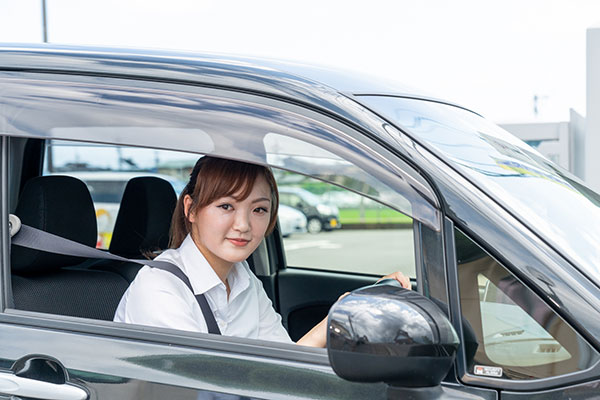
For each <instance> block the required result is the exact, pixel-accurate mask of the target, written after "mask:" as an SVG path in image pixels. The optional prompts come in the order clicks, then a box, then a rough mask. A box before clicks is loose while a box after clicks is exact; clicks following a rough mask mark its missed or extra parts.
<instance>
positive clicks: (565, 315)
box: [0, 44, 600, 400]
mask: <svg viewBox="0 0 600 400" xmlns="http://www.w3.org/2000/svg"><path fill="white" fill-rule="evenodd" d="M406 62H407V63H411V62H412V63H415V62H419V60H418V59H416V58H414V57H413V58H410V57H409V58H407V60H406ZM0 88H1V90H0V165H1V167H0V187H1V188H2V191H1V193H0V202H1V207H0V218H1V219H2V221H4V222H3V224H1V225H0V240H1V245H0V268H1V269H2V270H1V273H0V337H2V345H1V346H0V397H2V398H54V399H59V398H65V399H78V400H85V399H92V400H105V399H131V400H137V399H144V400H156V399H182V400H183V399H189V400H192V399H193V400H196V399H206V398H211V399H214V398H217V399H218V398H245V399H246V398H250V399H332V400H334V399H335V400H358V399H374V400H384V399H407V398H413V399H449V398H452V399H470V400H498V399H502V400H525V399H527V400H530V399H533V400H542V399H553V400H555V399H585V398H594V397H597V396H598V387H599V386H600V245H599V244H600V196H599V195H598V194H597V193H595V192H594V191H593V190H591V189H590V188H588V187H587V186H586V184H585V183H584V182H582V181H581V180H580V179H578V178H577V177H574V176H572V175H571V174H569V173H568V172H566V171H564V170H563V169H561V168H559V167H557V166H556V165H554V164H553V163H552V162H550V161H549V160H547V159H545V158H544V157H542V156H541V155H540V154H539V153H538V152H536V151H535V150H533V149H532V148H530V147H529V146H527V145H526V144H525V143H523V142H522V141H520V140H518V139H516V138H515V137H513V136H512V135H510V134H509V133H507V132H505V131H503V130H502V129H500V128H499V127H497V126H496V125H494V124H492V123H491V122H489V121H487V120H486V119H485V118H483V117H482V116H480V115H479V114H477V113H476V112H474V111H471V110H469V109H466V108H464V107H461V106H458V105H455V104H453V103H450V102H448V101H442V100H437V99H434V98H431V97H429V96H427V95H424V94H423V93H420V92H418V91H415V90H412V89H409V88H406V87H400V86H396V85H395V84H393V83H390V82H382V83H379V82H377V81H376V80H373V79H371V78H361V77H360V76H359V75H355V74H351V75H348V74H346V73H344V72H340V71H332V70H327V69H323V68H314V67H309V66H303V65H298V64H294V63H284V62H276V61H272V60H261V59H251V58H239V57H226V56H223V55H217V56H215V55H195V54H189V53H170V52H163V51H149V50H143V51H142V50H139V51H138V50H133V49H128V50H119V49H102V48H84V47H61V46H54V45H48V46H42V45H23V44H18V45H12V46H11V45H5V46H0ZM58 140H60V141H69V142H72V143H84V144H90V143H93V144H94V145H95V144H102V145H108V146H114V147H115V148H119V149H122V150H126V149H131V148H135V149H136V150H140V151H142V152H146V153H147V155H148V156H149V157H154V156H155V155H156V154H157V152H159V151H165V152H166V151H171V152H176V153H178V154H180V155H183V156H185V157H182V159H184V158H185V159H189V158H191V159H195V158H197V157H199V156H201V155H206V154H210V155H211V156H213V157H221V158H226V159H234V160H238V161H243V162H247V163H254V164H259V165H265V166H268V167H270V168H272V169H273V170H274V175H275V176H278V175H279V176H285V174H287V173H288V172H290V173H294V174H296V177H300V178H299V179H297V180H296V181H297V182H298V181H300V179H303V178H302V177H307V178H311V179H314V180H317V181H322V182H325V183H327V184H331V185H335V186H336V187H338V188H343V189H344V190H348V191H350V192H352V193H356V194H357V195H360V196H362V197H363V198H364V199H369V200H372V201H374V202H377V203H379V204H382V205H385V206H386V207H389V208H392V209H393V210H395V211H397V212H399V213H402V214H404V215H406V216H407V217H409V218H410V221H411V224H412V225H411V228H408V229H404V230H403V231H402V232H401V233H403V234H402V235H401V234H398V235H394V231H393V230H391V229H390V230H386V229H382V230H379V231H378V232H377V234H378V236H376V237H377V238H378V243H377V244H379V245H381V246H379V247H375V246H373V245H372V243H373V242H368V241H367V240H366V238H367V237H368V236H369V235H370V234H372V233H373V232H372V231H376V230H372V231H369V230H361V231H352V230H348V231H346V232H339V235H338V236H344V237H345V238H346V239H348V240H349V241H348V242H347V243H346V244H344V243H341V242H340V243H331V241H330V240H329V238H328V237H326V236H330V237H331V236H336V235H323V237H317V238H314V240H308V241H302V243H292V244H294V247H292V246H289V247H288V248H286V246H285V243H284V242H283V240H282V238H281V237H282V232H281V231H279V230H278V229H275V230H274V231H273V233H272V234H271V235H269V236H267V237H266V238H265V240H264V241H263V243H261V245H260V246H259V247H258V248H257V250H256V251H255V253H254V254H252V256H251V257H250V258H249V260H248V262H249V264H251V265H252V273H253V274H255V276H256V278H257V279H259V280H260V281H261V283H262V287H263V288H264V290H265V292H266V294H267V296H269V297H270V299H271V301H272V304H273V307H275V309H276V311H277V312H278V313H279V314H280V315H281V318H282V324H283V326H284V328H285V329H286V330H287V332H288V333H289V334H290V337H291V338H292V339H293V340H296V339H298V338H299V337H301V336H302V335H303V334H304V333H306V332H307V331H308V330H309V329H310V328H312V327H313V326H314V324H315V322H316V321H320V320H322V318H324V317H325V316H328V323H327V349H315V348H306V347H303V346H298V345H295V344H292V343H279V342H277V343H275V342H271V341H266V340H258V339H250V338H246V337H226V336H221V335H213V334H205V333H198V332H190V331H184V330H175V329H166V328H155V327H151V326H139V325H134V324H123V323H116V322H113V321H112V319H113V315H114V311H115V309H116V307H117V305H118V303H119V300H120V299H121V296H122V295H123V293H124V292H125V290H126V289H127V287H128V285H129V284H130V282H131V281H132V279H133V278H132V277H131V276H130V275H128V274H124V273H123V270H124V268H128V271H129V272H133V273H132V274H131V275H132V276H135V273H136V272H137V271H136V270H132V269H131V268H129V267H132V265H131V264H132V263H131V262H123V261H122V260H118V261H114V260H102V261H103V262H102V263H99V262H98V260H97V259H96V258H97V257H95V256H94V257H87V256H86V257H75V256H70V255H68V254H64V253H65V252H64V251H63V249H60V248H59V247H61V246H57V245H56V244H55V243H56V242H52V241H50V242H48V241H47V240H45V239H43V238H47V237H48V236H49V235H47V234H46V235H42V237H43V238H42V239H39V238H38V239H36V240H33V241H29V242H27V238H29V239H31V238H32V236H27V235H23V233H24V232H25V233H27V228H25V230H24V231H23V230H21V231H20V232H18V233H16V232H15V231H16V227H18V226H19V224H18V223H17V219H16V218H19V219H20V220H21V222H22V223H23V224H24V225H25V226H29V227H34V228H37V229H38V230H41V231H43V232H46V233H51V234H53V235H54V236H52V238H53V239H55V240H58V241H59V243H63V242H62V241H60V239H56V236H58V237H59V238H65V239H70V240H72V241H76V242H78V243H79V244H80V245H82V247H84V248H85V249H89V250H92V251H95V249H91V247H94V245H95V243H96V233H97V232H96V227H95V222H96V221H95V215H94V214H95V211H94V206H93V204H92V203H91V201H90V196H89V191H90V190H88V189H87V187H86V185H85V184H84V183H82V182H81V180H78V179H77V178H70V177H57V176H44V168H43V166H44V154H45V149H46V148H48V147H49V146H51V145H52V142H54V141H58ZM123 148H124V149H123ZM124 153H125V151H124ZM80 156H81V157H82V158H85V157H93V156H91V155H90V154H87V153H85V152H82V153H81V155H80ZM73 159H76V157H73ZM80 161H81V163H82V164H84V161H85V160H80ZM88 164H89V163H88ZM277 172H279V174H278V173H277ZM163 186H168V185H163ZM169 189H170V188H169ZM91 190H92V191H93V190H95V189H94V188H93V187H91ZM287 190H288V192H287V194H293V195H297V196H298V198H300V200H296V201H295V204H294V202H291V200H290V202H291V203H292V204H291V206H297V205H298V202H299V201H300V202H301V205H306V206H307V207H309V206H310V207H314V208H315V209H317V212H318V213H319V215H325V218H326V220H325V223H324V222H323V220H321V223H322V224H323V225H322V228H337V227H339V221H338V220H337V217H336V214H337V213H336V210H335V209H334V208H330V207H329V206H327V205H326V204H323V203H320V202H318V201H314V202H313V201H308V200H302V197H301V196H300V195H299V194H298V190H297V189H296V190H294V189H291V192H290V191H289V190H290V189H287ZM285 191H286V189H285V188H282V197H283V198H285V197H286V192H285ZM155 199H156V198H155V197H153V196H147V198H146V199H145V200H144V201H147V202H151V201H153V200H155ZM171 200H172V197H171ZM282 203H283V201H282ZM284 204H285V203H284ZM131 205H132V207H123V209H126V208H127V209H130V210H131V209H133V210H134V211H137V209H136V208H135V207H137V206H138V205H139V206H140V207H143V206H145V205H146V203H144V202H142V201H137V200H136V201H134V202H133V203H132V204H131ZM153 205H154V206H156V204H153ZM288 205H290V204H288ZM319 205H321V207H320V208H321V211H319V210H318V208H319ZM160 206H161V204H158V207H155V208H153V210H161V209H162V207H160ZM11 214H12V216H11ZM133 214H135V212H131V213H129V214H127V215H125V217H126V222H127V223H128V224H129V223H130V224H131V225H133V224H136V223H139V222H142V223H147V222H154V219H152V218H146V217H144V218H142V221H139V220H136V218H135V216H134V215H133ZM140 214H142V215H143V213H140ZM9 221H14V224H13V223H12V222H11V223H10V224H9V223H8V222H9ZM327 222H328V224H329V225H326V223H327ZM146 225H148V224H146ZM150 225H151V224H150ZM162 225H168V224H162ZM308 225H309V228H308V229H309V230H310V229H312V228H310V222H309V223H308ZM127 226H129V225H127ZM145 228H147V229H144V231H145V232H147V233H145V234H143V235H140V236H142V237H138V238H136V239H140V240H143V239H145V237H147V236H150V235H153V236H163V237H164V235H166V234H168V226H167V228H165V227H164V226H162V227H160V228H159V229H156V230H160V229H163V231H160V232H154V228H155V227H154V226H145ZM11 229H12V230H13V231H12V232H11V231H10V230H11ZM314 230H316V229H314ZM165 231H167V232H165ZM13 234H14V235H13ZM116 236H117V235H115V237H114V238H113V242H112V243H111V247H113V246H112V245H113V244H117V243H118V244H120V245H121V246H120V247H121V248H124V247H127V246H128V245H130V247H133V249H132V250H134V251H138V253H139V249H140V248H141V247H140V246H139V240H137V241H131V240H130V239H132V237H133V236H134V235H125V236H124V237H123V240H122V242H121V241H119V240H116ZM34 238H35V237H34ZM22 241H25V243H23V242H22ZM130 241H131V242H132V243H130ZM32 242H33V243H32ZM290 242H292V241H290ZM298 242H300V241H298ZM19 243H20V244H19ZM48 243H50V244H48ZM44 244H46V245H48V247H45V249H47V250H51V251H43V250H42V249H41V248H40V246H42V245H44ZM63 244H64V243H63ZM25 245H28V246H30V247H27V246H25ZM36 246H37V247H36ZM300 247H303V249H304V250H307V249H308V250H309V251H307V253H308V255H307V258H306V264H303V265H301V266H300V267H299V266H298V265H293V264H291V263H290V262H288V259H291V257H289V258H288V257H287V254H289V253H290V252H292V251H295V252H299V251H300ZM317 248H318V249H321V250H323V251H322V252H320V253H318V255H317V257H318V260H315V258H314V257H313V258H310V257H309V256H314V254H311V253H316V252H311V251H310V250H311V249H317ZM401 248H406V249H408V251H409V252H410V253H411V255H412V256H413V257H412V258H411V259H410V260H411V265H410V267H411V268H410V270H411V272H412V273H411V274H409V275H410V278H411V283H412V286H413V290H412V291H408V290H404V289H400V288H397V287H395V286H393V285H392V284H391V283H390V282H387V283H386V282H383V283H382V284H379V285H376V284H375V282H376V281H377V280H378V279H379V278H380V277H381V272H382V271H380V270H378V269H376V267H377V266H378V265H376V264H377V262H374V261H373V259H374V257H375V256H378V255H379V254H375V253H383V254H384V257H386V258H387V259H390V260H391V261H392V262H391V265H395V264H398V263H400V261H402V260H401V258H402V253H399V252H398V249H401ZM100 253H102V254H103V256H105V255H106V252H100ZM125 253H127V252H124V253H123V254H125ZM87 254H89V253H87ZM94 254H97V253H95V252H94ZM355 259H360V260H361V261H360V262H361V265H359V266H358V267H356V269H354V270H350V269H344V266H345V265H344V264H345V263H346V262H348V263H349V262H350V261H354V260H355ZM340 260H342V261H340ZM133 264H135V263H133ZM328 264H330V265H334V264H335V267H336V270H335V271H334V272H333V271H332V270H331V269H328V268H326V266H327V265H328ZM315 265H316V266H318V268H317V267H315ZM134 266H135V267H139V265H138V264H135V265H134ZM376 271H377V272H376ZM389 272H393V270H392V271H389ZM252 278H253V277H252ZM253 279H254V278H253ZM344 292H350V294H349V295H348V296H346V297H344V298H343V299H339V297H340V294H342V293H344ZM157 317H164V316H157ZM167 317H168V316H167Z"/></svg>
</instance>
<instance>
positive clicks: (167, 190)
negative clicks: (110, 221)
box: [109, 176, 177, 258]
mask: <svg viewBox="0 0 600 400" xmlns="http://www.w3.org/2000/svg"><path fill="white" fill-rule="evenodd" d="M176 203H177V195H176V194H175V190H174V189H173V186H171V184H170V183H169V182H167V181H166V180H164V179H162V178H157V177H154V176H142V177H136V178H133V179H131V180H130V181H129V182H128V183H127V186H126V187H125V192H124V193H123V198H122V199H121V207H120V208H119V214H118V215H117V220H116V222H115V229H114V230H113V235H112V239H111V241H110V248H109V251H110V252H111V253H113V254H118V255H120V256H123V257H127V258H139V257H140V255H143V253H144V252H147V251H154V250H159V249H166V248H167V247H168V246H169V228H170V226H171V217H172V216H173V210H175V204H176Z"/></svg>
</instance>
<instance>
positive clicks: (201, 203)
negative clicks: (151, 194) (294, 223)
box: [169, 156, 279, 248]
mask: <svg viewBox="0 0 600 400" xmlns="http://www.w3.org/2000/svg"><path fill="white" fill-rule="evenodd" d="M260 175H262V176H264V177H265V180H266V181H267V183H268V184H269V186H270V187H271V219H270V220H269V226H268V227H267V231H266V233H265V236H266V235H268V234H269V233H271V232H272V231H273V229H274V228H275V223H276V222H277V209H278V207H279V193H278V191H277V183H275V177H273V173H272V172H271V170H270V169H269V168H267V167H263V166H261V165H256V164H248V163H245V162H240V161H232V160H226V159H223V158H216V157H211V156H204V157H202V158H200V159H199V160H198V161H197V162H196V165H195V166H194V168H193V169H192V172H191V173H190V180H189V182H188V184H187V185H186V186H185V188H184V189H183V191H182V192H181V194H180V195H179V199H178V200H177V205H176V206H175V211H174V212H173V219H172V221H171V231H170V238H169V247H171V248H176V247H179V246H181V243H182V242H183V240H184V239H185V237H186V236H187V234H188V233H190V231H191V226H192V224H191V222H190V221H189V220H188V219H187V217H186V215H185V207H184V205H183V199H184V197H185V196H186V195H189V196H190V197H191V198H192V205H191V206H190V209H189V211H188V212H189V213H192V212H196V211H197V210H199V209H201V208H202V207H206V206H207V205H209V204H210V203H212V202H213V201H215V200H217V199H219V198H221V197H227V196H233V195H236V196H235V197H236V200H245V199H246V198H248V196H250V193H251V192H252V189H253V187H254V182H256V178H257V177H258V176H260Z"/></svg>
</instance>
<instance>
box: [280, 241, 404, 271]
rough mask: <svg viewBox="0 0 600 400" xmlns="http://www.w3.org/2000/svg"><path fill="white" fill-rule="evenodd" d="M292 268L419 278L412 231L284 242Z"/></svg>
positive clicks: (288, 261)
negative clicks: (416, 270) (395, 273)
mask: <svg viewBox="0 0 600 400" xmlns="http://www.w3.org/2000/svg"><path fill="white" fill-rule="evenodd" d="M283 244H284V247H285V254H286V258H287V264H288V265H289V266H296V267H305V268H315V269H324V270H334V271H349V272H360V273H366V274H377V275H386V274H389V273H390V272H394V271H402V272H403V273H404V274H405V275H407V276H411V277H414V276H415V255H414V246H413V231H412V229H368V230H338V231H333V232H321V233H318V234H316V235H311V234H309V233H305V234H293V235H291V236H290V237H289V238H284V239H283Z"/></svg>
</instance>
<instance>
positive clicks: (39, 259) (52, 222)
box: [11, 175, 128, 320]
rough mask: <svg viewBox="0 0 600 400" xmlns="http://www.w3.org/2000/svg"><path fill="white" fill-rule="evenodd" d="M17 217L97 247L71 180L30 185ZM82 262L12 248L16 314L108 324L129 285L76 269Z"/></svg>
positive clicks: (90, 211)
mask: <svg viewBox="0 0 600 400" xmlns="http://www.w3.org/2000/svg"><path fill="white" fill-rule="evenodd" d="M15 214H16V215H17V216H18V217H19V218H20V219H21V221H22V223H23V224H26V225H29V226H32V227H34V228H38V229H41V230H43V231H46V232H49V233H52V234H55V235H58V236H61V237H63V238H66V239H70V240H73V241H76V242H79V243H82V244H84V245H87V246H90V247H95V244H96V237H97V228H96V217H95V212H94V205H93V203H92V198H91V196H90V193H89V191H88V189H87V187H86V186H85V184H84V183H83V182H82V181H80V180H78V179H76V178H73V177H70V176H59V175H53V176H42V177H36V178H33V179H31V180H29V181H28V182H27V183H26V184H25V186H24V188H23V192H22V193H21V195H20V197H19V201H18V204H17V207H16V210H15ZM84 261H86V260H85V259H82V258H79V257H73V256H67V255H63V254H54V253H48V252H43V251H39V250H34V249H29V248H24V247H20V246H15V245H13V246H11V270H12V276H11V279H12V293H13V300H14V306H15V308H16V309H19V310H27V311H36V312H43V313H50V314H59V315H69V316H74V317H83V318H93V319H102V320H112V319H113V316H114V312H115V310H116V308H117V305H118V304H119V301H120V299H121V296H122V295H123V293H124V292H125V290H126V289H127V287H128V282H127V281H126V280H125V279H124V278H123V277H121V276H119V275H118V274H115V273H112V272H109V271H94V270H88V269H82V268H76V267H77V266H78V265H80V264H81V263H82V262H84Z"/></svg>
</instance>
